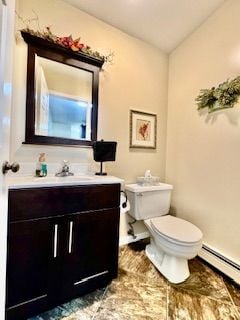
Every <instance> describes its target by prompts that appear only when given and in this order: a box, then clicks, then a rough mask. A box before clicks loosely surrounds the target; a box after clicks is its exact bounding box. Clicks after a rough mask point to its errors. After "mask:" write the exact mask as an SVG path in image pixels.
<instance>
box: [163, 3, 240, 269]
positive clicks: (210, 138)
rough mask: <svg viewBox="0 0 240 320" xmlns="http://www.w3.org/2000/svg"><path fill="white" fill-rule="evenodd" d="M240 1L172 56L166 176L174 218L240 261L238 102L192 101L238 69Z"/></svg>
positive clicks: (215, 16) (220, 12)
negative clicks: (216, 106) (220, 107)
mask: <svg viewBox="0 0 240 320" xmlns="http://www.w3.org/2000/svg"><path fill="white" fill-rule="evenodd" d="M239 12H240V1H239V0H229V1H226V2H225V3H224V5H223V6H222V7H221V8H220V9H219V10H218V11H217V12H215V14H213V15H212V16H211V17H210V18H209V19H208V20H207V21H206V22H205V23H204V24H203V25H202V26H201V27H200V28H199V29H198V30H197V31H195V32H194V33H193V34H192V35H191V36H190V37H189V38H188V39H187V40H185V41H184V42H183V43H182V45H180V46H179V47H178V48H177V49H176V50H175V51H174V52H173V53H172V54H171V55H170V64H169V94H168V97H169V105H168V130H167V157H166V181H167V182H169V183H172V184H173V185H174V193H173V206H174V207H175V208H176V210H177V215H178V216H180V217H183V218H186V219H188V220H190V221H192V222H193V223H195V224H196V225H198V226H199V227H200V228H201V229H202V230H203V233H204V242H205V243H206V244H208V245H209V246H211V247H213V248H214V249H216V250H218V251H219V252H221V253H222V254H224V255H225V256H227V257H229V258H231V259H233V260H235V261H236V262H238V263H240V255H239V253H240V237H239V228H240V103H239V105H238V106H236V107H235V108H234V109H231V110H225V111H221V112H220V111H219V112H217V113H213V114H211V115H208V114H207V113H206V112H203V113H201V114H200V113H199V112H198V111H197V108H196V105H195V103H194V99H195V98H196V96H197V95H198V94H199V90H200V89H201V88H210V87H212V86H216V85H218V84H219V83H221V82H223V81H225V80H226V79H228V78H230V79H231V78H234V77H236V76H238V75H239V73H240V38H239V30H240V19H239Z"/></svg>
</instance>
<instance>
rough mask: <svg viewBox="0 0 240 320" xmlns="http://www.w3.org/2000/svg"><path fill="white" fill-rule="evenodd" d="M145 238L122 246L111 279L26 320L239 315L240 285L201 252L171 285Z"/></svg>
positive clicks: (210, 319)
mask: <svg viewBox="0 0 240 320" xmlns="http://www.w3.org/2000/svg"><path fill="white" fill-rule="evenodd" d="M144 247H145V243H144V241H142V242H138V243H134V244H132V245H129V246H123V247H121V248H120V250H119V251H120V252H119V275H118V278H117V279H115V280H113V281H112V283H111V284H110V285H109V286H108V287H106V288H103V289H99V290H96V291H94V292H93V293H90V294H88V295H85V296H83V297H80V298H78V299H75V300H72V301H70V302H69V303H66V304H63V305H61V306H59V307H57V308H55V309H53V310H50V311H48V312H45V313H43V314H41V315H39V316H37V317H33V318H31V319H29V320H240V287H239V286H238V285H236V284H235V283H234V282H232V281H230V280H229V279H227V278H225V277H223V276H222V275H221V274H219V273H217V272H216V271H214V270H213V269H212V268H211V267H210V266H209V265H207V264H206V263H204V262H203V261H202V260H200V259H199V258H195V259H193V260H191V261H190V263H189V267H190V272H191V275H190V277H189V278H188V279H187V281H185V282H184V283H181V284H178V285H173V284H171V283H169V282H168V281H167V280H166V279H165V278H164V277H163V276H161V274H160V273H159V272H158V271H157V270H156V269H155V267H154V266H153V265H152V264H151V262H150V261H149V260H148V258H147V257H146V255H145V253H144Z"/></svg>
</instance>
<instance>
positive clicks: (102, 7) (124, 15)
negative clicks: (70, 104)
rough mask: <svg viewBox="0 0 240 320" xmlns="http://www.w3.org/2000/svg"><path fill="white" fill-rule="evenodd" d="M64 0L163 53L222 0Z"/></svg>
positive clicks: (200, 21)
mask: <svg viewBox="0 0 240 320" xmlns="http://www.w3.org/2000/svg"><path fill="white" fill-rule="evenodd" d="M64 1H66V2H68V3H70V4H72V5H73V6H75V7H77V8H79V9H81V10H82V11H85V12H87V13H88V14H90V15H92V16H95V17H96V18H98V19H100V20H103V21H105V22H106V23H108V24H110V25H112V26H114V27H116V28H118V29H120V30H122V31H124V32H126V33H128V34H130V35H132V36H134V37H136V38H139V39H141V40H144V41H146V42H148V43H150V44H152V45H154V46H156V47H158V48H160V49H161V50H163V51H165V52H171V51H172V50H173V49H175V48H176V47H177V46H178V45H179V44H180V43H181V42H182V41H183V40H184V39H185V38H186V37H187V36H188V35H189V34H190V33H191V32H192V31H193V30H195V29H196V28H197V27H198V26H199V25H200V24H201V23H203V21H204V20H206V19H207V18H208V17H209V16H210V15H211V14H212V13H213V12H214V11H215V10H216V9H217V8H218V7H219V6H220V5H221V4H222V3H223V2H224V1H225V0H64Z"/></svg>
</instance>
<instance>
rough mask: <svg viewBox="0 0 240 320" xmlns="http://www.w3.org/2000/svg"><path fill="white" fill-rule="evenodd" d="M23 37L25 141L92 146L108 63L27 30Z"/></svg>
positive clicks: (27, 142)
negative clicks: (25, 46)
mask: <svg viewBox="0 0 240 320" xmlns="http://www.w3.org/2000/svg"><path fill="white" fill-rule="evenodd" d="M22 36H23V38H24V40H25V42H26V43H27V44H28V61H27V95H26V134H25V142H24V143H26V144H48V145H85V146H88V145H92V143H93V141H96V140H97V121H98V84H99V71H100V68H101V66H102V64H103V62H104V61H103V60H100V59H97V58H95V57H91V56H88V55H86V54H84V53H81V52H74V51H72V50H70V49H68V48H65V47H62V46H60V45H58V44H55V43H53V42H50V41H47V40H45V39H42V38H39V37H36V36H33V35H31V34H29V33H26V32H22Z"/></svg>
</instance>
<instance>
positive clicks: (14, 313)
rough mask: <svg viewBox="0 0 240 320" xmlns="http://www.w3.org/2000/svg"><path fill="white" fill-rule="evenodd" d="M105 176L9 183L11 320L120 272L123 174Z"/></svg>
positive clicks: (98, 284) (101, 284)
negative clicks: (121, 175)
mask: <svg viewBox="0 0 240 320" xmlns="http://www.w3.org/2000/svg"><path fill="white" fill-rule="evenodd" d="M62 179H64V178H62ZM46 181H48V180H46ZM65 181H66V180H65ZM106 181H107V182H106ZM106 181H104V180H103V179H101V178H99V180H97V179H95V180H94V179H93V180H91V181H90V182H89V181H88V182H87V183H86V182H85V183H81V182H80V183H78V182H76V181H75V182H74V183H73V184H71V185H70V183H67V184H64V183H63V184H62V183H50V184H49V183H46V184H43V185H37V184H36V185H33V186H32V184H30V183H29V184H28V185H27V186H26V185H24V184H22V185H21V184H20V185H17V186H16V185H15V186H13V187H11V186H10V187H9V217H8V221H9V223H8V257H7V295H6V318H7V319H8V320H12V319H14V320H20V319H27V318H28V317H30V316H32V315H37V314H39V313H41V312H43V311H44V310H47V309H51V308H52V307H55V306H57V305H60V304H61V303H63V302H66V301H69V300H71V299H73V298H75V297H78V296H81V295H83V294H85V293H88V292H90V291H93V290H95V289H97V288H100V287H104V286H106V285H107V284H108V283H109V282H110V281H111V279H113V278H115V277H116V276H117V268H118V238H119V210H120V209H119V205H120V182H119V181H120V179H117V178H116V179H115V180H114V179H112V180H111V179H109V180H107V179H106Z"/></svg>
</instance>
